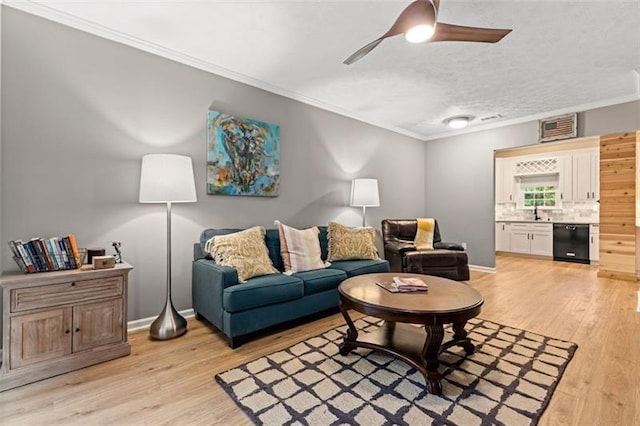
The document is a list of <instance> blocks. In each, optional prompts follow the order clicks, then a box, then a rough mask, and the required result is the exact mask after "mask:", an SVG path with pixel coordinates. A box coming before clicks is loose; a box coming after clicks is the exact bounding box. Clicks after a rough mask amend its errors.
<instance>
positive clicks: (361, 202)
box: [351, 179, 380, 207]
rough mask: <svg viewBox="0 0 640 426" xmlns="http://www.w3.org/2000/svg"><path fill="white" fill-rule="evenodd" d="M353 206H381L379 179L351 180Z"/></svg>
mask: <svg viewBox="0 0 640 426" xmlns="http://www.w3.org/2000/svg"><path fill="white" fill-rule="evenodd" d="M351 206H353V207H379V206H380V196H379V194H378V179H354V180H352V181H351Z"/></svg>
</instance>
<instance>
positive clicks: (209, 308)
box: [191, 226, 389, 348]
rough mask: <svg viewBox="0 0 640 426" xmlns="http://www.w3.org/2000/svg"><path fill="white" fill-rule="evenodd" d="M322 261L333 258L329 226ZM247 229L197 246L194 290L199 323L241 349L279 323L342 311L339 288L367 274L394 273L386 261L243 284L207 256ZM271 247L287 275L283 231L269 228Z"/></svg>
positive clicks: (341, 264) (323, 231) (323, 234)
mask: <svg viewBox="0 0 640 426" xmlns="http://www.w3.org/2000/svg"><path fill="white" fill-rule="evenodd" d="M318 228H319V230H320V233H319V236H318V238H319V240H320V248H321V251H322V259H323V260H325V259H326V258H327V227H326V226H319V227H318ZM238 231H241V229H229V228H225V229H205V230H204V231H202V233H201V235H200V242H199V243H196V244H194V256H193V266H192V281H191V291H192V299H193V310H194V311H195V314H196V318H197V319H205V320H207V321H208V322H210V323H211V324H213V325H214V326H215V327H216V328H217V329H219V330H220V331H222V332H223V333H224V334H225V336H226V337H227V341H228V343H229V346H231V347H232V348H235V347H237V346H239V345H240V344H242V342H244V341H246V339H247V338H248V337H250V336H249V335H250V334H251V333H254V332H256V331H258V330H263V329H266V328H268V327H272V326H274V325H277V324H281V323H284V322H286V321H291V320H294V319H297V318H302V317H305V316H308V315H311V314H315V313H318V312H322V311H326V310H330V309H335V308H337V307H338V303H339V296H338V285H339V284H340V283H341V282H342V281H343V280H345V279H347V278H349V277H353V276H356V275H361V274H368V273H375V272H388V271H389V262H387V261H386V260H342V261H336V262H332V263H331V266H330V267H329V268H326V269H318V270H315V271H308V272H300V273H295V274H293V275H290V276H288V275H285V274H283V273H279V274H270V275H264V276H260V277H254V278H251V279H249V280H247V282H246V283H239V282H238V275H237V272H236V270H235V269H234V268H231V267H228V266H223V265H219V264H217V263H215V262H214V261H213V259H212V258H211V256H209V254H208V253H206V252H205V251H204V245H205V243H206V242H207V241H208V240H209V239H210V238H211V237H213V236H215V235H225V234H230V233H233V232H238ZM265 243H266V245H267V248H268V250H269V257H270V258H271V262H272V263H273V265H274V266H275V267H276V268H277V269H278V270H279V271H281V272H282V271H284V265H283V263H282V257H281V255H280V238H279V235H278V230H277V229H267V230H266V234H265Z"/></svg>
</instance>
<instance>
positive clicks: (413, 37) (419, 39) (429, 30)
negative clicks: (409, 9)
mask: <svg viewBox="0 0 640 426" xmlns="http://www.w3.org/2000/svg"><path fill="white" fill-rule="evenodd" d="M434 32H435V29H434V28H433V25H428V24H422V25H416V26H415V27H413V28H410V29H409V30H408V31H407V32H406V33H405V34H404V38H405V39H407V41H408V42H409V43H423V42H425V41H427V40H429V39H430V38H431V36H432V35H433V33H434Z"/></svg>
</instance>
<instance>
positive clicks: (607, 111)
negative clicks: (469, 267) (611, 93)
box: [425, 101, 640, 268]
mask: <svg viewBox="0 0 640 426" xmlns="http://www.w3.org/2000/svg"><path fill="white" fill-rule="evenodd" d="M638 129H640V101H635V102H628V103H624V104H619V105H613V106H609V107H604V108H598V109H593V110H589V111H585V112H581V113H579V114H578V131H579V132H578V136H580V137H583V136H597V135H606V134H609V133H618V132H625V131H632V130H638ZM537 143H538V122H537V121H532V122H528V123H522V124H517V125H512V126H507V127H501V128H497V129H491V130H485V131H478V132H474V133H468V134H465V135H460V136H453V137H448V138H442V139H436V140H432V141H428V142H426V148H427V149H426V152H425V164H426V171H427V172H426V185H425V187H426V192H425V203H426V215H427V216H433V217H436V218H438V222H439V224H440V230H441V232H442V234H443V238H444V239H447V240H451V241H464V242H467V244H468V252H469V262H470V263H471V264H473V265H478V266H485V267H489V268H493V267H495V241H494V239H495V234H494V218H495V214H494V190H495V185H494V158H493V154H494V151H495V150H498V149H503V148H509V147H514V146H524V145H533V144H537Z"/></svg>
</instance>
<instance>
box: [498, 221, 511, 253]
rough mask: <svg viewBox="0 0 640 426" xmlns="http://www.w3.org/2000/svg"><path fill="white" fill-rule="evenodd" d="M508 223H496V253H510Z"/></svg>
mask: <svg viewBox="0 0 640 426" xmlns="http://www.w3.org/2000/svg"><path fill="white" fill-rule="evenodd" d="M510 226H511V224H510V223H508V222H496V251H509V228H510Z"/></svg>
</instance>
